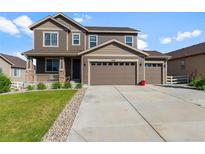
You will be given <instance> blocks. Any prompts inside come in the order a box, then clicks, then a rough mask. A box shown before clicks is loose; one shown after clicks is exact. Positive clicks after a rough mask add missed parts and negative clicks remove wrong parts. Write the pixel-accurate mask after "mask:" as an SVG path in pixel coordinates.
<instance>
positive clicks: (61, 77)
mask: <svg viewBox="0 0 205 154" xmlns="http://www.w3.org/2000/svg"><path fill="white" fill-rule="evenodd" d="M65 73H66V72H65V59H64V57H60V63H59V82H61V83H64V82H65V81H66V74H65Z"/></svg>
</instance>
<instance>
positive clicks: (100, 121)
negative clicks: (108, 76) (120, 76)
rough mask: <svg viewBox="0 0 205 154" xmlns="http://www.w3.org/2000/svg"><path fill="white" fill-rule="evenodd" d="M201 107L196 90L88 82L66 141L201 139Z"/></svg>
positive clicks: (204, 121)
mask: <svg viewBox="0 0 205 154" xmlns="http://www.w3.org/2000/svg"><path fill="white" fill-rule="evenodd" d="M203 107H205V93H204V92H202V91H197V90H190V89H180V88H165V87H159V86H151V85H148V86H145V87H138V86H92V87H89V88H88V89H87V92H86V94H85V97H84V99H83V102H82V104H81V107H80V109H79V112H78V114H77V116H76V119H75V121H74V124H73V126H72V129H71V131H70V135H69V137H68V141H205V108H203Z"/></svg>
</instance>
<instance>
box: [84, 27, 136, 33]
mask: <svg viewBox="0 0 205 154" xmlns="http://www.w3.org/2000/svg"><path fill="white" fill-rule="evenodd" d="M85 27H86V28H87V29H88V31H89V32H115V33H116V32H118V33H122V32H126V33H138V32H140V31H139V30H136V29H133V28H130V27H100V26H85Z"/></svg>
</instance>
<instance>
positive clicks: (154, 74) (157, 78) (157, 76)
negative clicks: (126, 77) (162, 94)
mask: <svg viewBox="0 0 205 154" xmlns="http://www.w3.org/2000/svg"><path fill="white" fill-rule="evenodd" d="M145 78H146V82H147V83H148V84H161V83H162V64H145Z"/></svg>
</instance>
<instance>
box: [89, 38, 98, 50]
mask: <svg viewBox="0 0 205 154" xmlns="http://www.w3.org/2000/svg"><path fill="white" fill-rule="evenodd" d="M97 39H98V38H97V35H89V48H92V47H94V46H96V45H97Z"/></svg>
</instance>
